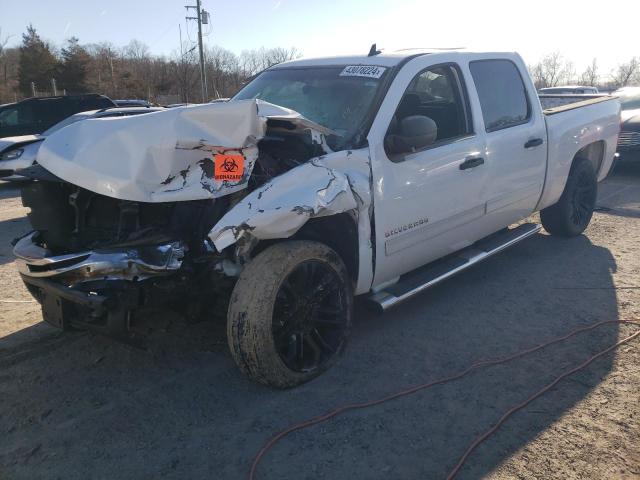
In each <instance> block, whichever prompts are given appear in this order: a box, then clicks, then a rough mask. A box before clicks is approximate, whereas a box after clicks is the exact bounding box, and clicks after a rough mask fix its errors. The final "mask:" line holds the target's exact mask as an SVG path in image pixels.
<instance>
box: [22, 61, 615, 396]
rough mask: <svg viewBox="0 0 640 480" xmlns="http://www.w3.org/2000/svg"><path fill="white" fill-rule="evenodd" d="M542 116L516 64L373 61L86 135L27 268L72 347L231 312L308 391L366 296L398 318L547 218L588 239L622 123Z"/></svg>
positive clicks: (573, 110) (234, 343)
mask: <svg viewBox="0 0 640 480" xmlns="http://www.w3.org/2000/svg"><path fill="white" fill-rule="evenodd" d="M569 100H571V99H569ZM565 103H566V102H565ZM543 108H544V107H543V106H542V105H541V102H540V100H539V99H538V96H537V94H536V90H535V87H534V85H533V82H532V81H531V78H530V77H529V74H528V73H527V68H526V65H525V64H524V62H523V61H522V59H521V58H520V56H519V55H517V54H515V53H483V52H467V51H459V50H456V51H446V50H438V51H415V50H414V51H401V52H397V53H384V54H376V52H375V49H372V54H371V55H369V56H357V57H345V58H321V59H307V60H295V61H291V62H286V63H281V64H279V65H276V66H274V67H271V68H269V69H267V70H266V71H264V72H262V73H260V74H259V75H258V76H256V78H254V79H253V80H252V81H251V82H249V83H248V84H247V85H246V86H245V87H244V88H243V89H242V90H241V91H240V92H239V93H238V94H237V95H236V96H235V97H234V98H232V99H231V100H230V101H228V102H221V103H210V104H204V105H194V106H188V107H178V108H173V109H167V110H166V111H164V112H160V113H156V114H152V115H142V116H138V117H129V118H119V119H91V120H87V121H84V122H78V123H76V124H73V125H70V126H68V127H66V128H64V129H62V130H60V131H58V132H56V133H54V134H53V135H51V136H49V137H48V138H47V139H46V140H45V142H44V143H43V145H42V147H41V150H40V153H39V156H38V163H39V164H40V166H39V167H38V169H39V170H40V171H39V172H38V171H37V170H38V169H34V171H33V172H32V177H33V178H34V179H36V180H38V181H35V182H32V183H30V184H27V185H26V186H25V187H24V188H23V192H22V200H23V204H24V205H25V206H27V207H29V208H30V209H31V213H30V214H29V220H30V222H31V224H32V226H33V229H34V231H33V232H31V233H30V234H28V235H27V236H25V237H24V238H22V239H20V240H19V241H18V242H17V243H16V245H15V248H14V253H15V255H16V257H17V261H16V262H17V265H18V269H19V271H20V273H21V275H22V278H23V280H24V282H25V283H26V285H27V287H28V288H29V291H30V292H31V293H32V294H33V295H34V297H35V298H36V299H37V300H38V301H39V302H40V303H41V305H42V311H43V316H44V319H45V320H47V321H48V322H50V323H51V324H54V325H56V326H58V327H60V328H63V329H64V328H70V327H75V328H83V329H91V330H95V331H98V332H103V333H106V334H112V335H117V336H119V337H120V338H128V339H131V338H134V339H135V338H137V337H136V335H137V334H136V331H137V330H136V325H137V322H138V320H139V319H140V317H142V316H144V315H145V314H144V311H145V309H148V308H150V307H152V308H169V307H170V306H172V305H174V306H175V305H176V304H182V305H184V306H185V308H186V309H187V311H189V312H191V314H193V312H197V311H198V309H200V312H201V313H203V314H206V315H207V316H213V315H214V314H215V312H219V311H220V310H222V311H226V312H227V336H228V342H229V347H230V350H231V353H232V355H233V358H234V359H235V361H236V363H237V364H238V366H239V367H240V369H241V370H242V371H243V372H244V373H246V374H247V375H248V376H249V377H251V378H252V379H254V380H257V381H259V382H262V383H265V384H268V385H271V386H274V387H278V388H287V387H292V386H295V385H299V384H301V383H303V382H306V381H308V380H310V379H312V378H314V377H316V376H317V375H319V374H320V373H322V372H323V371H325V370H326V369H327V368H329V367H330V366H331V365H333V364H334V363H335V361H336V360H337V358H338V356H339V354H340V352H341V351H342V350H343V349H344V347H345V344H346V340H347V337H348V336H349V332H350V330H351V322H352V312H353V296H354V295H362V296H365V297H367V298H368V299H369V301H370V302H372V303H373V304H374V305H376V306H377V307H378V308H380V309H381V310H385V309H387V308H390V307H392V306H394V305H397V304H398V303H400V302H402V301H404V300H406V299H407V298H409V297H411V296H413V295H416V294H418V293H419V292H422V291H423V290H425V289H427V288H429V287H431V286H433V285H435V284H437V283H438V282H440V281H443V280H444V279H446V278H449V277H451V276H452V275H454V274H456V273H459V272H461V271H463V270H465V269H467V268H469V267H471V266H473V265H475V264H477V263H478V262H480V261H482V260H484V259H486V258H488V257H490V256H491V255H494V254H496V253H498V252H500V251H502V250H504V249H505V248H507V247H509V246H511V245H514V244H516V243H518V242H520V241H523V240H524V239H526V238H528V237H530V236H532V235H535V234H536V233H537V232H538V231H539V230H540V228H541V226H540V225H537V224H532V223H522V220H523V219H525V218H527V217H528V216H529V215H531V214H532V213H534V212H537V211H540V217H541V220H542V226H544V228H545V229H546V230H547V231H548V232H549V233H551V234H553V235H558V236H563V237H574V236H577V235H580V234H581V233H582V232H583V231H584V230H585V229H586V228H587V225H588V224H589V222H590V220H591V216H592V213H593V209H594V206H595V200H596V194H597V183H598V181H600V180H602V179H604V178H605V177H606V176H607V173H608V172H609V169H610V167H611V164H612V161H613V156H614V152H615V149H616V141H617V137H618V131H619V127H620V104H619V102H618V100H617V99H616V98H614V97H610V96H602V97H596V98H589V99H587V100H584V99H583V100H582V101H579V102H576V103H567V104H564V105H561V106H557V107H554V108H550V109H543ZM50 174H53V178H50V177H51V175H50ZM567 262H571V259H567ZM227 305H228V308H227Z"/></svg>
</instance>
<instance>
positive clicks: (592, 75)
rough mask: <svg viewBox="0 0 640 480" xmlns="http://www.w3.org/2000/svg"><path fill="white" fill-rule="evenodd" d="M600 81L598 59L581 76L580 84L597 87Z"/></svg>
mask: <svg viewBox="0 0 640 480" xmlns="http://www.w3.org/2000/svg"><path fill="white" fill-rule="evenodd" d="M599 81H600V75H599V74H598V59H596V58H594V59H593V60H592V61H591V65H589V66H588V67H587V68H586V69H585V71H584V72H582V74H581V75H580V84H582V85H587V86H595V85H597V84H598V82H599Z"/></svg>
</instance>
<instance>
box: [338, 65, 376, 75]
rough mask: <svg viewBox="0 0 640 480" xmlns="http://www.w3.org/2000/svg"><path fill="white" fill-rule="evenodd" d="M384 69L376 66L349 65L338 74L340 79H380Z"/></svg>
mask: <svg viewBox="0 0 640 480" xmlns="http://www.w3.org/2000/svg"><path fill="white" fill-rule="evenodd" d="M385 70H386V67H378V66H376V65H349V66H348V67H344V70H342V72H340V76H341V77H367V78H380V77H381V76H382V74H383V73H384V71H385Z"/></svg>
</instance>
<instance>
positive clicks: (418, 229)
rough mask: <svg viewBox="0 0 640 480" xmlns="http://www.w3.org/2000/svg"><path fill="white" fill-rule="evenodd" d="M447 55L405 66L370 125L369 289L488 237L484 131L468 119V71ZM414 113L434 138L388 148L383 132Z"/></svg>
mask: <svg viewBox="0 0 640 480" xmlns="http://www.w3.org/2000/svg"><path fill="white" fill-rule="evenodd" d="M453 58H454V57H453ZM453 58H452V61H451V62H445V63H440V64H438V65H429V58H428V56H423V57H419V58H417V59H415V60H412V61H411V62H409V63H408V64H407V65H406V66H404V67H403V68H402V70H401V71H400V72H399V73H398V75H397V76H396V78H395V80H394V82H393V84H392V85H391V88H390V89H389V92H388V93H387V97H386V98H385V100H384V101H383V103H382V105H381V107H380V110H379V112H378V115H377V117H376V119H375V121H374V123H373V125H372V127H371V130H370V133H369V145H370V149H371V155H372V171H373V178H374V182H375V188H374V202H375V210H374V211H375V232H376V237H375V238H376V264H375V274H374V275H375V276H374V283H373V286H374V287H375V286H379V285H381V284H383V283H385V282H388V281H393V280H394V279H396V278H397V277H398V276H399V275H402V274H403V273H406V272H408V271H411V270H413V269H415V268H417V267H419V266H421V265H423V264H426V263H428V262H430V261H432V260H435V259H437V258H439V257H442V256H444V255H447V254H449V253H452V252H454V251H456V250H459V249H461V248H464V247H466V246H468V245H470V244H472V243H473V242H475V241H476V240H478V239H480V238H482V237H483V236H486V235H487V234H488V233H490V232H485V230H486V227H485V228H483V225H482V217H483V216H484V213H485V203H486V195H487V182H488V172H489V171H490V169H489V168H488V167H489V165H487V155H486V152H485V134H484V129H483V128H482V126H481V124H480V125H478V124H477V123H476V122H475V119H473V118H472V116H471V100H470V98H469V96H468V95H467V88H466V84H467V82H468V80H467V79H468V78H470V76H469V75H468V71H466V70H465V69H466V66H463V65H459V64H457V63H456V62H455V61H454V60H453ZM412 115H422V116H427V117H429V118H431V119H432V120H433V121H434V122H435V123H436V126H437V128H438V131H437V136H436V138H435V141H434V142H433V143H431V144H430V145H426V146H422V147H420V148H417V149H414V151H408V152H393V151H390V147H389V135H397V134H398V129H401V128H400V127H401V125H402V122H403V119H404V118H406V117H408V116H412ZM385 139H386V140H387V141H386V142H385Z"/></svg>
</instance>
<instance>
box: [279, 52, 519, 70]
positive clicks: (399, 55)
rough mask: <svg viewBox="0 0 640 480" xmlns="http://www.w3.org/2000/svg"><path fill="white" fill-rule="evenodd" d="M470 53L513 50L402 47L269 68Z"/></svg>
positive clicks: (394, 61) (388, 62)
mask: <svg viewBox="0 0 640 480" xmlns="http://www.w3.org/2000/svg"><path fill="white" fill-rule="evenodd" d="M451 53H460V54H470V53H484V54H487V55H491V53H500V54H501V55H504V54H505V53H510V54H513V52H476V51H471V50H468V49H466V48H404V49H401V50H395V51H384V52H382V53H379V54H377V55H372V56H368V55H346V56H335V57H318V58H301V59H299V60H289V61H287V62H283V63H279V64H277V65H274V66H273V67H271V68H270V69H277V68H290V67H311V66H322V65H376V66H380V67H393V66H395V65H398V64H399V63H401V62H402V61H403V60H405V59H407V58H410V57H415V56H420V55H442V54H451Z"/></svg>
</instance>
